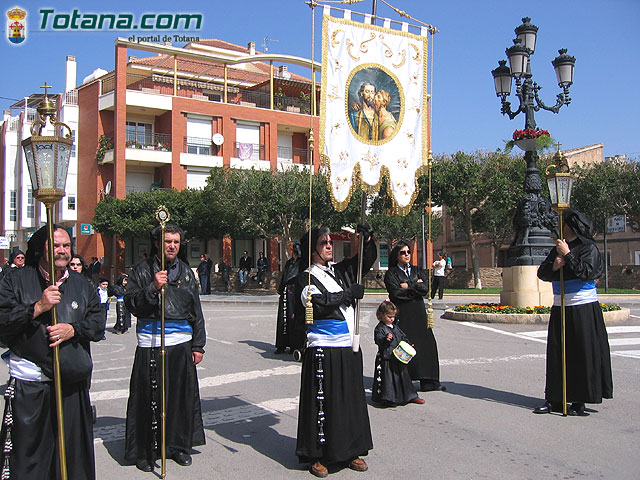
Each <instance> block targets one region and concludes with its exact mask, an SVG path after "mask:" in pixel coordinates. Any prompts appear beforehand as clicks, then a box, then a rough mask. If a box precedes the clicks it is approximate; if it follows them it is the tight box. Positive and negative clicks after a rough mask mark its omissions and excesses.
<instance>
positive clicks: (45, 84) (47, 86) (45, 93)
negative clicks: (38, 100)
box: [40, 82, 52, 97]
mask: <svg viewBox="0 0 640 480" xmlns="http://www.w3.org/2000/svg"><path fill="white" fill-rule="evenodd" d="M40 88H44V96H45V97H46V96H47V93H49V92H47V88H52V86H51V85H47V82H44V85H40Z"/></svg>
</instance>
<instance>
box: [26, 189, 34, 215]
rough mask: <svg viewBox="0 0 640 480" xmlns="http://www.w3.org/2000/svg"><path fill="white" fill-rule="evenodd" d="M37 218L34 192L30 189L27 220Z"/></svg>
mask: <svg viewBox="0 0 640 480" xmlns="http://www.w3.org/2000/svg"><path fill="white" fill-rule="evenodd" d="M35 217H36V202H35V199H34V198H33V190H32V189H31V188H30V189H29V192H28V193H27V218H35Z"/></svg>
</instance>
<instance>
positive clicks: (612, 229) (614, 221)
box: [607, 215, 626, 233]
mask: <svg viewBox="0 0 640 480" xmlns="http://www.w3.org/2000/svg"><path fill="white" fill-rule="evenodd" d="M625 224H626V217H625V216H624V215H616V216H615V217H609V218H608V219H607V233H619V232H624V227H625Z"/></svg>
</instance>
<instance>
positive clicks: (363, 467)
mask: <svg viewBox="0 0 640 480" xmlns="http://www.w3.org/2000/svg"><path fill="white" fill-rule="evenodd" d="M349 468H350V469H351V470H355V471H356V472H366V471H367V470H369V467H368V466H367V462H365V461H364V460H363V459H361V458H359V457H356V458H354V459H353V460H351V462H349Z"/></svg>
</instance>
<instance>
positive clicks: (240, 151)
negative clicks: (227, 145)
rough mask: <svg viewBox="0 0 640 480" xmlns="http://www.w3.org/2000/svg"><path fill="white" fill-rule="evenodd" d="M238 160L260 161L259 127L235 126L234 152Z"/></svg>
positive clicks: (257, 125) (241, 124)
mask: <svg viewBox="0 0 640 480" xmlns="http://www.w3.org/2000/svg"><path fill="white" fill-rule="evenodd" d="M235 156H236V157H238V158H239V159H240V160H260V125H259V124H244V123H238V124H236V152H235Z"/></svg>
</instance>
